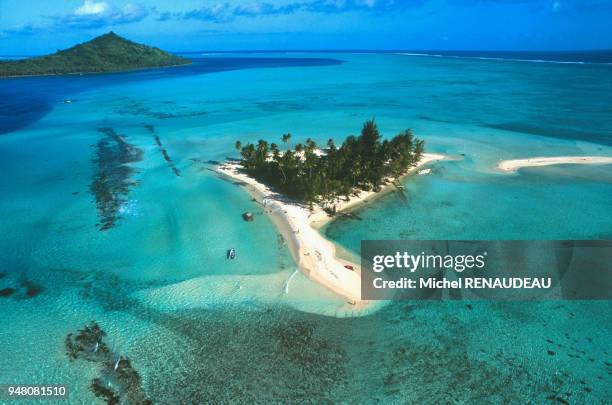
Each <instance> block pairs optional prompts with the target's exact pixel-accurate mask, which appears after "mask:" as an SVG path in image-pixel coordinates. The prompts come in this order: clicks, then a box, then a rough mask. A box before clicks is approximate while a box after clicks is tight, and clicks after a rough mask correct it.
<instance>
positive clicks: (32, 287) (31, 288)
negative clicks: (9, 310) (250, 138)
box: [21, 281, 43, 298]
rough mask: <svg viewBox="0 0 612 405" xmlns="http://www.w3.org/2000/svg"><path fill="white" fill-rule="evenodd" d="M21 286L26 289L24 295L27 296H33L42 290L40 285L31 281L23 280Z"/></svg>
mask: <svg viewBox="0 0 612 405" xmlns="http://www.w3.org/2000/svg"><path fill="white" fill-rule="evenodd" d="M21 286H22V287H24V288H25V289H26V297H28V298H34V297H36V296H37V295H38V294H40V293H41V292H42V291H43V288H42V287H41V286H40V285H38V284H36V283H34V282H32V281H23V282H22V283H21Z"/></svg>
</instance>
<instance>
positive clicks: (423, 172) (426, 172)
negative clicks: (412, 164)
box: [418, 169, 431, 175]
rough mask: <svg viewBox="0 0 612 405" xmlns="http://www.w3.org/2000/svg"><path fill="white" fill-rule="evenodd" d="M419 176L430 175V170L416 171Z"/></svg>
mask: <svg viewBox="0 0 612 405" xmlns="http://www.w3.org/2000/svg"><path fill="white" fill-rule="evenodd" d="M418 173H419V175H423V174H429V173H431V169H423V170H419V171H418Z"/></svg>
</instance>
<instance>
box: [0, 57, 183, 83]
mask: <svg viewBox="0 0 612 405" xmlns="http://www.w3.org/2000/svg"><path fill="white" fill-rule="evenodd" d="M18 60H24V59H18ZM3 62H13V61H0V64H1V63H3ZM189 65H193V61H189V62H187V63H181V64H178V65H166V66H147V67H140V68H133V69H121V70H106V71H102V72H70V73H43V74H27V75H6V76H3V75H0V80H1V79H19V78H20V77H55V76H90V75H103V74H113V73H129V72H138V71H141V70H153V69H165V68H174V67H181V66H189Z"/></svg>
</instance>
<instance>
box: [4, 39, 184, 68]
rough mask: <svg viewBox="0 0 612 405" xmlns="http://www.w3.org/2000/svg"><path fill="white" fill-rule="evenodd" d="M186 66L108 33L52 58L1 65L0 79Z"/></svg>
mask: <svg viewBox="0 0 612 405" xmlns="http://www.w3.org/2000/svg"><path fill="white" fill-rule="evenodd" d="M189 63H191V61H189V60H188V59H185V58H181V57H180V56H176V55H172V54H170V53H168V52H165V51H162V50H161V49H159V48H153V47H150V46H146V45H141V44H137V43H135V42H132V41H128V40H127V39H125V38H122V37H120V36H119V35H117V34H115V33H114V32H112V31H111V32H109V33H108V34H104V35H101V36H99V37H96V38H94V39H92V40H91V41H89V42H85V43H82V44H79V45H76V46H73V47H72V48H69V49H65V50H62V51H57V52H56V53H54V54H52V55H47V56H41V57H35V58H29V59H23V60H17V61H8V62H0V77H3V76H4V77H6V76H29V75H63V74H74V73H102V72H119V71H122V70H132V69H144V68H155V67H164V66H176V65H186V64H189Z"/></svg>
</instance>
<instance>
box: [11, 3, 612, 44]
mask: <svg viewBox="0 0 612 405" xmlns="http://www.w3.org/2000/svg"><path fill="white" fill-rule="evenodd" d="M610 21H612V0H261V1H259V0H180V1H176V0H175V1H167V0H130V1H122V0H57V1H55V0H26V1H24V0H0V54H5V55H10V54H40V53H48V52H53V51H55V50H57V49H62V48H66V47H69V46H71V45H73V44H75V43H78V42H83V41H86V40H88V39H90V38H91V37H94V36H96V35H99V34H102V33H104V32H108V31H110V30H113V31H115V32H116V33H118V34H120V35H123V36H126V37H128V38H130V39H133V40H136V41H139V42H144V43H147V44H152V45H156V46H159V47H162V48H164V49H168V50H172V51H187V50H256V49H271V50H273V49H389V50H391V49H404V50H434V49H439V50H564V49H565V50H567V49H612V24H611V23H610Z"/></svg>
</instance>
